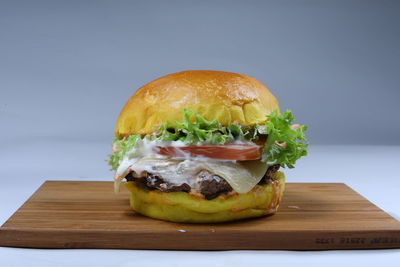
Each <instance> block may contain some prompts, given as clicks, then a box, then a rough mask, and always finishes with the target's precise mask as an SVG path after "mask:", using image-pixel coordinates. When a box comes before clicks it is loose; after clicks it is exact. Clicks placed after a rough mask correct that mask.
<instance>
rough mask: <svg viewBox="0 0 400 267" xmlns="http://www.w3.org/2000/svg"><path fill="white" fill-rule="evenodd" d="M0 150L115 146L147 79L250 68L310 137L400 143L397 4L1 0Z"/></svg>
mask: <svg viewBox="0 0 400 267" xmlns="http://www.w3.org/2000/svg"><path fill="white" fill-rule="evenodd" d="M0 3H1V6H0V75H1V79H0V90H1V93H0V120H1V129H2V131H1V132H0V147H3V146H10V145H12V144H13V143H14V142H15V141H17V140H18V142H21V141H23V140H25V139H27V138H28V139H30V140H31V141H33V140H38V141H40V140H51V139H56V140H82V141H94V140H96V141H100V142H104V143H105V144H106V143H107V145H108V143H109V142H110V141H111V139H112V135H113V128H114V124H115V121H116V118H117V116H118V113H119V111H120V109H121V108H122V106H123V104H124V103H125V101H126V100H127V99H128V98H129V96H130V95H131V94H132V93H133V92H134V91H135V90H136V89H137V88H138V87H140V86H141V85H143V84H145V83H146V82H148V81H151V80H153V79H155V78H157V77H159V76H162V75H165V74H168V73H171V72H176V71H180V70H186V69H216V70H226V71H232V72H239V73H244V74H248V75H250V76H253V77H255V78H257V79H259V80H260V81H261V82H263V83H264V84H266V85H267V86H268V87H269V88H270V89H271V91H272V92H273V93H274V94H275V95H276V96H277V97H278V99H279V100H280V103H281V106H282V107H283V108H290V109H292V110H293V111H294V113H295V115H296V118H298V121H299V122H302V123H304V124H306V125H308V126H309V128H310V129H309V133H308V136H309V139H310V141H311V142H312V143H313V144H388V145H392V144H400V139H399V138H398V137H399V136H400V126H399V123H400V121H399V119H398V117H397V116H398V115H399V114H400V107H399V106H400V105H399V100H400V90H399V84H400V75H399V74H400V73H399V69H400V49H399V48H400V15H399V14H400V1H1V2H0Z"/></svg>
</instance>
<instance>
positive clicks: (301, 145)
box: [261, 110, 308, 168]
mask: <svg viewBox="0 0 400 267" xmlns="http://www.w3.org/2000/svg"><path fill="white" fill-rule="evenodd" d="M293 121H294V117H293V113H292V112H291V111H290V110H286V111H285V112H284V113H282V114H278V112H276V111H274V112H272V113H271V114H270V115H268V116H267V121H266V123H265V127H264V129H261V130H262V131H263V133H264V134H266V135H267V136H268V137H267V141H266V143H265V145H264V149H263V152H262V159H261V160H262V161H263V162H265V163H267V164H268V165H269V166H272V165H275V164H279V165H281V166H282V167H284V168H285V167H288V168H294V164H295V163H296V161H297V160H298V159H299V158H300V157H302V156H306V155H307V147H308V143H307V139H306V137H305V136H304V131H306V130H307V127H306V126H304V125H298V124H296V125H293V124H292V123H293Z"/></svg>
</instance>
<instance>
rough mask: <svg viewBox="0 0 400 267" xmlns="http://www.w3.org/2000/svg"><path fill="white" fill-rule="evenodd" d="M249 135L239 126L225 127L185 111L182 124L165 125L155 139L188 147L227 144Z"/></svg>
mask: <svg viewBox="0 0 400 267" xmlns="http://www.w3.org/2000/svg"><path fill="white" fill-rule="evenodd" d="M193 117H194V120H193V122H192V121H191V118H193ZM248 135H249V133H248V131H246V130H244V128H242V127H240V126H238V125H235V124H231V125H229V126H227V127H225V126H222V125H221V124H220V123H219V122H218V121H216V120H211V121H208V120H206V119H205V118H204V117H203V116H201V115H200V114H198V113H194V112H193V111H190V110H184V113H183V120H182V122H178V121H174V122H167V123H164V124H163V125H161V127H160V128H159V130H158V132H157V134H156V138H155V139H156V140H161V141H182V142H183V143H184V144H186V145H196V144H225V143H229V142H233V141H235V140H238V139H240V140H245V139H246V138H247V136H248Z"/></svg>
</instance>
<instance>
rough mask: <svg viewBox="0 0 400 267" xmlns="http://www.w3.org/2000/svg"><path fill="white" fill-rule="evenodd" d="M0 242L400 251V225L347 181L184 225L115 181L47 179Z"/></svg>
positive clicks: (303, 187) (304, 187) (307, 187)
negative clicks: (270, 206)
mask: <svg viewBox="0 0 400 267" xmlns="http://www.w3.org/2000/svg"><path fill="white" fill-rule="evenodd" d="M0 246H12V247H33V248H119V249H179V250H226V249H291V250H325V249H356V248H399V247H400V222H399V221H397V220H395V219H393V218H392V217H391V216H389V215H388V214H386V213H385V212H383V211H382V210H380V209H379V208H377V207H376V206H375V205H373V204H372V203H370V202H369V201H368V200H366V199H365V198H363V197H362V196H360V195H359V194H357V193H356V192H355V191H353V190H352V189H350V188H349V187H348V186H346V185H345V184H340V183H288V184H287V187H286V192H285V194H284V198H283V201H282V203H281V206H280V209H279V211H278V213H277V214H275V215H273V216H269V217H262V218H258V219H249V220H244V221H238V222H233V223H222V224H204V225H194V224H178V223H170V222H164V221H159V220H153V219H150V218H146V217H143V216H141V215H138V214H135V213H134V212H133V211H132V210H131V209H130V207H129V203H128V192H127V191H126V190H125V191H123V192H122V193H121V194H119V195H115V194H114V192H113V184H112V182H77V181H47V182H45V183H44V184H43V185H42V186H41V187H40V188H39V189H38V190H37V191H36V192H35V193H34V194H33V195H32V196H31V197H30V198H29V199H28V201H26V203H25V204H24V205H23V206H22V207H21V208H20V209H19V210H18V211H17V212H15V213H14V215H12V216H11V218H10V219H8V221H7V222H6V223H5V224H4V225H3V226H2V227H1V228H0Z"/></svg>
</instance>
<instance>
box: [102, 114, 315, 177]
mask: <svg viewBox="0 0 400 267" xmlns="http://www.w3.org/2000/svg"><path fill="white" fill-rule="evenodd" d="M293 121H294V117H293V113H292V112H291V111H289V110H287V111H285V112H284V113H282V114H279V113H278V112H276V111H274V112H272V113H271V114H270V115H268V116H267V117H266V121H265V124H262V125H255V126H253V127H250V126H240V125H236V124H230V125H228V126H222V125H221V124H220V123H219V122H218V121H216V120H211V121H208V120H206V119H205V118H204V117H203V116H201V115H200V114H198V113H195V112H193V111H190V110H184V114H183V120H182V121H181V122H179V121H173V122H167V123H164V124H162V125H161V126H160V127H159V128H158V130H157V131H155V132H154V133H153V134H149V135H130V136H128V137H125V138H123V139H120V138H116V139H115V140H114V143H113V146H114V147H115V149H116V151H115V152H114V153H112V154H110V155H109V160H108V163H109V165H110V166H111V168H112V170H116V169H117V168H118V166H119V164H120V163H121V161H122V159H123V157H124V155H125V154H126V153H127V152H128V151H130V150H131V149H132V148H134V146H135V144H136V142H137V140H138V139H139V138H148V139H150V140H159V141H181V142H183V143H184V144H185V145H201V144H225V143H230V142H233V141H237V140H240V141H246V140H247V141H255V140H258V139H259V138H263V139H265V138H266V140H267V141H266V143H265V146H264V149H263V151H262V159H261V160H262V161H263V162H265V163H266V164H267V165H269V166H272V165H275V164H280V165H281V166H282V167H288V168H293V167H294V164H295V162H296V160H297V159H299V158H300V157H302V156H305V155H307V145H308V144H307V142H306V141H307V140H306V138H305V136H304V131H305V130H306V129H307V127H306V126H304V125H298V127H291V125H292V122H293Z"/></svg>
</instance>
